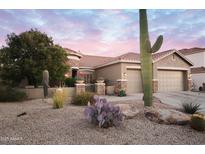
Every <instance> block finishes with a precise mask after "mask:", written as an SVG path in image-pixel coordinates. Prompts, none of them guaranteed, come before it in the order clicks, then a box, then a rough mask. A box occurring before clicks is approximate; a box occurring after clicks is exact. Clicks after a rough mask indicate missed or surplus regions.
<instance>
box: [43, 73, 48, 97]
mask: <svg viewBox="0 0 205 154" xmlns="http://www.w3.org/2000/svg"><path fill="white" fill-rule="evenodd" d="M48 88H49V72H48V70H44V71H43V93H44V98H46V97H48Z"/></svg>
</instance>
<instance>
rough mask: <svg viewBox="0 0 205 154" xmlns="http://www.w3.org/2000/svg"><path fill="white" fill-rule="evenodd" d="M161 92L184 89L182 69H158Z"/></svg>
mask: <svg viewBox="0 0 205 154" xmlns="http://www.w3.org/2000/svg"><path fill="white" fill-rule="evenodd" d="M158 79H159V81H158V85H159V89H158V91H159V92H167V91H182V90H184V75H183V72H182V71H165V70H159V71H158Z"/></svg>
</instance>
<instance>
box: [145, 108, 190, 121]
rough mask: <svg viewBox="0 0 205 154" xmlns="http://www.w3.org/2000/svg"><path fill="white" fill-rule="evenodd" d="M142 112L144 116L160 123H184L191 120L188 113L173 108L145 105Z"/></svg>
mask: <svg viewBox="0 0 205 154" xmlns="http://www.w3.org/2000/svg"><path fill="white" fill-rule="evenodd" d="M144 113H145V117H146V118H148V119H149V120H151V121H154V122H157V123H160V124H175V125H186V124H188V123H189V122H190V120H191V117H190V116H189V115H187V114H185V113H182V112H180V111H177V110H174V109H158V108H153V107H146V108H145V110H144Z"/></svg>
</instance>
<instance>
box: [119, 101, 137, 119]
mask: <svg viewBox="0 0 205 154" xmlns="http://www.w3.org/2000/svg"><path fill="white" fill-rule="evenodd" d="M117 106H119V107H120V110H121V112H122V114H123V115H124V116H125V118H126V119H132V118H134V117H136V116H137V114H138V113H139V110H138V109H137V107H136V106H135V105H134V104H117Z"/></svg>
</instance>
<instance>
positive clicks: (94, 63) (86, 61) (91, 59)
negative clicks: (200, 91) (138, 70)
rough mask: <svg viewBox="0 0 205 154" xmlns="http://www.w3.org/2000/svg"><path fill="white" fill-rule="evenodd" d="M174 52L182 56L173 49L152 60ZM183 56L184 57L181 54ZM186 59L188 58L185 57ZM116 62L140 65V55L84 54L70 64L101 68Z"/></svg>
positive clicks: (157, 54) (132, 53) (156, 55)
mask: <svg viewBox="0 0 205 154" xmlns="http://www.w3.org/2000/svg"><path fill="white" fill-rule="evenodd" d="M173 52H177V53H178V54H181V53H179V52H178V51H177V50H175V49H172V50H167V51H163V52H159V53H155V54H153V55H152V59H153V61H154V62H155V61H157V60H160V59H161V58H163V57H166V56H167V55H169V54H172V53H173ZM181 56H183V55H182V54H181ZM184 59H186V58H185V57H184ZM186 60H187V59H186ZM116 61H129V62H139V63H140V54H139V53H136V52H128V53H125V54H123V55H120V56H117V57H104V56H93V55H83V54H82V57H81V58H80V61H77V60H74V59H70V60H69V61H68V62H69V64H70V66H75V67H101V66H102V65H107V64H109V63H112V62H116ZM187 61H188V60H187Z"/></svg>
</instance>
